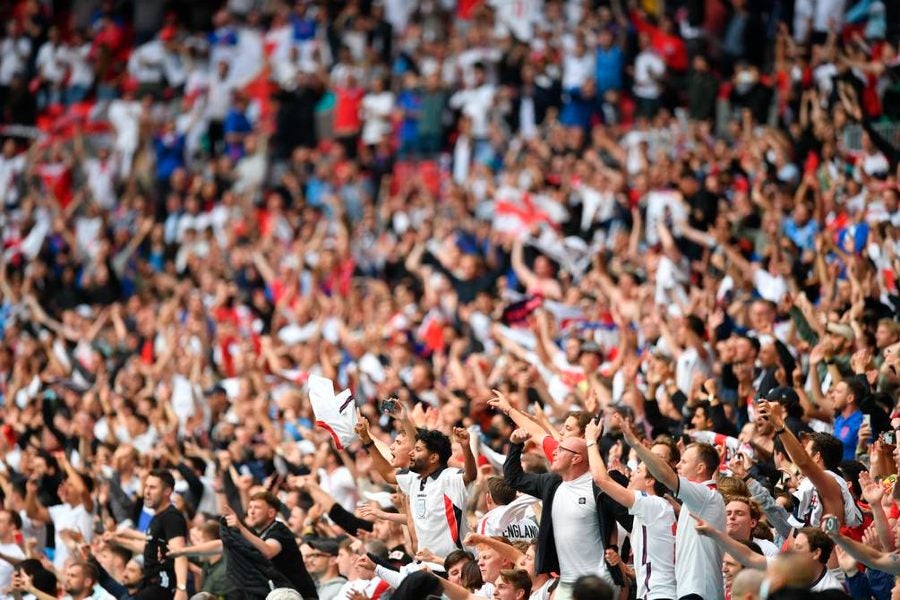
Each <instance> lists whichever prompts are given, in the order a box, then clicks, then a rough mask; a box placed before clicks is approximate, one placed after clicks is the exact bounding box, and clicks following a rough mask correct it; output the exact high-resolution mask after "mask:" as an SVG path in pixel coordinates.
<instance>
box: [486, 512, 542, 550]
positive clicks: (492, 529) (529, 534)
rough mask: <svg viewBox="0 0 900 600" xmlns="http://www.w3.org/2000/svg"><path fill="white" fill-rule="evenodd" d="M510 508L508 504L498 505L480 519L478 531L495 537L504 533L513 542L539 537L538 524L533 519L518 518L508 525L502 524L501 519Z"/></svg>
mask: <svg viewBox="0 0 900 600" xmlns="http://www.w3.org/2000/svg"><path fill="white" fill-rule="evenodd" d="M507 510H508V507H507V506H506V505H504V506H496V507H494V508H492V509H491V510H489V511H488V512H487V514H485V515H484V516H483V517H481V520H480V521H478V527H477V533H478V534H479V535H486V536H488V537H493V536H497V535H502V536H504V537H506V539H508V540H509V541H511V542H528V543H530V542H531V541H532V540H534V539H536V538H537V535H538V524H537V523H536V522H534V521H533V520H532V519H527V518H526V519H518V520H516V521H513V522H512V523H510V524H509V525H507V526H506V527H503V526H501V524H500V521H501V519H502V518H503V515H504V514H505V513H506V511H507Z"/></svg>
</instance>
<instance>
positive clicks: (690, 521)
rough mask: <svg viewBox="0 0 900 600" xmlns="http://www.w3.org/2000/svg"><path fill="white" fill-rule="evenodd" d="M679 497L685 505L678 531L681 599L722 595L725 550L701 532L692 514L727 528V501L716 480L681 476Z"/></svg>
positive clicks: (677, 550)
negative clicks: (688, 478)
mask: <svg viewBox="0 0 900 600" xmlns="http://www.w3.org/2000/svg"><path fill="white" fill-rule="evenodd" d="M676 496H677V498H678V499H680V500H681V501H682V502H683V503H684V505H683V506H682V508H681V513H680V514H679V515H678V531H677V532H676V534H675V576H676V581H677V588H678V593H677V595H676V597H677V598H680V597H682V596H688V595H690V594H698V595H700V596H701V597H703V598H719V597H721V595H722V589H723V585H724V582H723V580H722V551H721V550H720V549H719V546H718V545H717V544H716V542H715V541H714V540H713V539H712V538H708V537H704V536H701V535H700V534H698V533H697V529H696V521H695V520H694V518H693V517H692V516H691V515H692V514H694V515H696V516H698V517H700V518H701V519H703V520H704V521H706V522H707V523H709V524H710V525H711V526H713V527H715V528H716V529H719V530H722V531H724V530H725V501H724V500H723V499H722V496H721V495H719V492H718V491H716V482H715V481H713V480H709V481H704V482H703V483H695V482H693V481H688V480H687V479H686V478H684V477H680V476H679V477H678V493H677V495H676Z"/></svg>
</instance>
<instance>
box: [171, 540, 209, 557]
mask: <svg viewBox="0 0 900 600" xmlns="http://www.w3.org/2000/svg"><path fill="white" fill-rule="evenodd" d="M219 554H222V540H210V541H208V542H201V543H199V544H195V545H193V546H182V547H181V548H178V549H177V550H176V549H174V548H172V547H170V548H169V554H168V556H171V557H173V558H177V557H179V556H196V557H205V556H218V555H219Z"/></svg>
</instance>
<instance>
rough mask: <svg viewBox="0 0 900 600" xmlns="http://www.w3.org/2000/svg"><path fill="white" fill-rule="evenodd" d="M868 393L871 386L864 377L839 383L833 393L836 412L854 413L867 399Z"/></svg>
mask: <svg viewBox="0 0 900 600" xmlns="http://www.w3.org/2000/svg"><path fill="white" fill-rule="evenodd" d="M868 391H869V384H868V383H867V382H866V381H865V379H864V378H863V377H859V376H854V377H848V378H847V379H844V380H842V381H839V382H838V383H837V384H836V385H835V386H834V391H833V392H832V399H833V402H834V410H835V412H842V411H844V410H847V411H848V412H853V411H854V410H856V409H858V408H859V404H860V402H862V401H863V398H865V397H866V393H867V392H868Z"/></svg>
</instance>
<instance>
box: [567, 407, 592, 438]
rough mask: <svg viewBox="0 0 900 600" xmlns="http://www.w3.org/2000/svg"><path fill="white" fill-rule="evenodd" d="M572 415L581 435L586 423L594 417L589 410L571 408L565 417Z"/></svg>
mask: <svg viewBox="0 0 900 600" xmlns="http://www.w3.org/2000/svg"><path fill="white" fill-rule="evenodd" d="M569 417H572V418H573V419H575V421H576V422H577V423H578V430H579V431H580V432H581V435H584V430H585V429H587V426H588V423H590V422H591V419H593V418H594V415H592V414H591V413H589V412H585V411H583V410H573V411H572V412H570V413H569V414H568V415H567V416H566V418H567V419H568V418H569Z"/></svg>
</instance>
